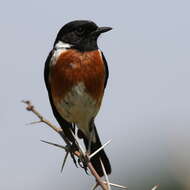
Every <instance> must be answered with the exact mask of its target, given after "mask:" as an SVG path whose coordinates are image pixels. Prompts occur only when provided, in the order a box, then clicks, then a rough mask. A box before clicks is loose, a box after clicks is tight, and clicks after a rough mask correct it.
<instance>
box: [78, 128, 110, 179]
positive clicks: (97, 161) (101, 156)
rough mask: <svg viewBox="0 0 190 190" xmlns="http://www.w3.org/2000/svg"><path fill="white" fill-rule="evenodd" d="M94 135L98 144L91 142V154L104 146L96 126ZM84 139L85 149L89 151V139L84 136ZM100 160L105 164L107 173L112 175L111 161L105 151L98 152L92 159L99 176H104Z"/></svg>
mask: <svg viewBox="0 0 190 190" xmlns="http://www.w3.org/2000/svg"><path fill="white" fill-rule="evenodd" d="M80 132H81V131H80ZM94 134H95V138H96V142H91V148H90V152H91V153H93V152H95V151H96V150H97V149H98V148H100V147H101V146H102V144H101V142H100V138H99V136H98V132H97V130H96V127H95V126H94ZM79 136H80V135H79ZM82 138H83V140H84V144H85V147H86V149H87V150H88V145H89V139H87V138H86V137H85V136H84V135H83V136H82ZM100 159H101V160H102V163H103V164H104V167H105V170H106V173H107V174H110V173H111V165H110V162H109V159H108V157H107V156H106V153H105V151H104V150H103V149H102V150H101V151H100V152H98V153H97V154H96V155H95V156H94V157H92V158H91V163H92V165H93V167H94V169H95V170H96V172H97V173H98V175H99V176H100V177H102V176H103V175H104V172H103V169H102V166H101V162H100Z"/></svg>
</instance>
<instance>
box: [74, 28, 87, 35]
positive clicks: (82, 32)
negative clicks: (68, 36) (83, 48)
mask: <svg viewBox="0 0 190 190" xmlns="http://www.w3.org/2000/svg"><path fill="white" fill-rule="evenodd" d="M84 32H85V29H84V28H83V27H78V28H77V29H76V33H77V35H80V36H81V35H83V34H84Z"/></svg>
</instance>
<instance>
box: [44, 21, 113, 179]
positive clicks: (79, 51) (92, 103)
mask: <svg viewBox="0 0 190 190" xmlns="http://www.w3.org/2000/svg"><path fill="white" fill-rule="evenodd" d="M110 30H112V28H111V27H99V26H98V25H97V24H96V23H95V22H93V21H90V20H75V21H71V22H69V23H67V24H65V25H64V26H63V27H62V28H61V29H60V30H59V32H58V34H57V37H56V39H55V42H54V44H53V48H52V50H51V51H50V53H49V55H48V57H47V59H46V62H45V68H44V79H45V84H46V88H47V91H48V96H49V101H50V104H51V107H52V111H53V114H54V116H55V118H56V119H57V121H58V123H59V125H60V127H61V128H62V130H63V134H64V136H65V137H66V138H67V140H68V141H69V142H71V143H74V139H73V135H72V132H71V131H72V130H73V127H75V126H76V127H77V129H78V134H77V135H78V137H79V138H81V139H83V141H84V145H85V147H86V149H87V150H89V151H90V152H89V153H92V152H94V151H96V150H97V149H98V148H100V147H101V146H102V144H101V141H100V138H99V135H98V132H97V129H96V126H95V122H94V120H95V117H96V116H97V114H98V112H99V110H100V107H101V103H102V99H103V96H104V91H105V88H106V85H107V81H108V76H109V70H108V64H107V61H106V59H105V56H104V54H103V52H102V51H101V50H100V49H99V48H98V45H97V39H98V37H99V36H100V35H101V34H102V33H104V32H107V31H110ZM100 160H101V161H102V163H103V164H104V167H105V171H106V173H107V174H110V173H111V164H110V161H109V159H108V157H107V155H106V153H105V151H104V150H103V149H102V150H101V151H100V152H98V153H97V154H96V155H95V156H94V157H92V159H91V163H92V165H93V167H94V169H95V170H96V172H97V173H98V174H99V176H100V177H102V176H103V175H104V172H103V169H102V166H101V161H100Z"/></svg>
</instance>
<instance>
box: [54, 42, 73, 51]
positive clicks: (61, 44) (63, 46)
mask: <svg viewBox="0 0 190 190" xmlns="http://www.w3.org/2000/svg"><path fill="white" fill-rule="evenodd" d="M71 47H72V45H71V44H69V43H65V42H62V41H59V42H57V43H56V45H55V49H56V50H57V49H69V48H71Z"/></svg>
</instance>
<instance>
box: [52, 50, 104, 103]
mask: <svg viewBox="0 0 190 190" xmlns="http://www.w3.org/2000/svg"><path fill="white" fill-rule="evenodd" d="M50 74H51V76H50V83H51V92H52V96H53V97H54V99H56V100H58V101H59V100H61V99H63V98H64V96H65V95H66V94H67V92H69V90H71V88H72V87H73V86H75V85H76V84H78V83H79V82H83V83H84V85H85V89H86V91H87V93H88V94H89V95H91V97H93V98H94V99H95V100H97V103H100V102H101V99H102V96H103V92H104V81H105V67H104V63H103V60H102V57H101V55H100V53H99V51H97V50H96V51H91V52H79V51H77V50H68V51H64V52H63V53H62V54H61V55H60V56H59V58H58V60H57V61H56V63H55V64H53V65H52V66H51V73H50Z"/></svg>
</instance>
